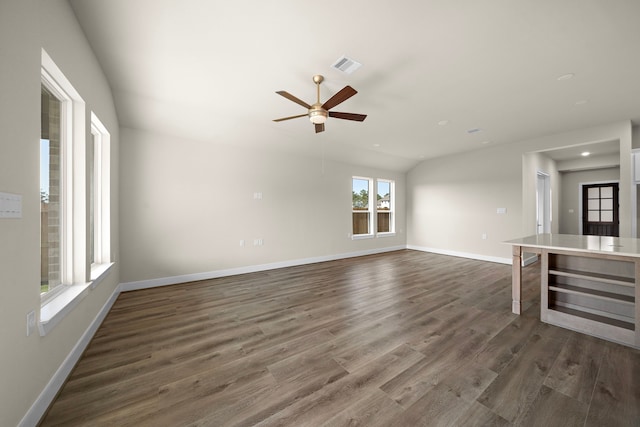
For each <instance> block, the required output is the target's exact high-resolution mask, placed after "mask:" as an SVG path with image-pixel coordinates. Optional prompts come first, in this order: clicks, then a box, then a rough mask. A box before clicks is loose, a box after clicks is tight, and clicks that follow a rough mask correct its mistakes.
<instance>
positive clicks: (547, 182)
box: [536, 170, 552, 234]
mask: <svg viewBox="0 0 640 427" xmlns="http://www.w3.org/2000/svg"><path fill="white" fill-rule="evenodd" d="M541 181H542V182H543V185H540V182H541ZM541 193H542V197H541V195H540V194H541ZM541 200H542V206H541V204H540V203H541ZM541 212H542V220H541V218H540V215H541ZM551 212H552V210H551V175H549V174H548V173H546V172H543V171H540V170H539V171H537V172H536V234H544V233H551V221H552V217H551ZM540 227H542V233H540Z"/></svg>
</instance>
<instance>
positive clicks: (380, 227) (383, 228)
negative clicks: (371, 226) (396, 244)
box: [376, 179, 395, 233]
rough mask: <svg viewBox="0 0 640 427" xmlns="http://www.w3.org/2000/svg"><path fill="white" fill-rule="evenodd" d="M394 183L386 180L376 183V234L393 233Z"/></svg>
mask: <svg viewBox="0 0 640 427" xmlns="http://www.w3.org/2000/svg"><path fill="white" fill-rule="evenodd" d="M393 187H394V182H393V181H389V180H386V179H379V180H377V181H376V189H377V190H376V211H377V214H376V220H377V231H378V233H393V232H394V231H395V226H394V212H393V210H394V194H393V193H394V188H393Z"/></svg>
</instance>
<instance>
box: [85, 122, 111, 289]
mask: <svg viewBox="0 0 640 427" xmlns="http://www.w3.org/2000/svg"><path fill="white" fill-rule="evenodd" d="M109 153H110V135H109V132H108V131H107V129H106V128H105V126H104V125H103V124H102V122H101V121H100V120H99V119H98V117H97V116H96V115H95V114H94V113H93V112H92V113H91V139H90V141H89V142H88V143H87V189H88V203H87V204H88V207H87V208H88V211H89V224H88V228H89V230H88V236H89V242H88V244H87V249H88V250H87V253H88V258H89V264H90V265H91V279H95V277H96V276H97V275H98V274H99V273H100V272H101V270H102V267H104V266H106V265H108V264H109V262H110V255H109V254H110V252H111V247H110V210H111V208H110V200H111V198H110V187H109V182H110V175H109V170H110V158H109Z"/></svg>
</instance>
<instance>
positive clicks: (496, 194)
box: [407, 121, 635, 262]
mask: <svg viewBox="0 0 640 427" xmlns="http://www.w3.org/2000/svg"><path fill="white" fill-rule="evenodd" d="M611 140H619V141H620V176H621V180H620V233H621V236H630V235H631V223H632V218H631V212H632V209H631V201H632V197H631V191H632V187H631V183H630V180H631V155H630V153H631V123H630V122H629V121H623V122H618V123H612V124H609V125H604V126H598V127H593V128H588V129H582V130H577V131H574V132H566V133H562V134H557V135H549V136H545V137H541V138H536V139H531V140H527V141H520V142H513V143H510V144H502V145H499V146H494V147H487V148H484V149H480V150H477V151H473V152H468V153H464V154H459V155H452V156H447V157H441V158H437V159H430V160H426V161H424V162H422V163H420V164H419V165H418V166H416V167H415V168H413V169H412V170H411V171H409V173H408V174H407V244H408V245H409V247H415V248H419V249H420V248H422V249H427V250H434V251H436V252H442V253H452V254H461V255H469V256H473V257H476V258H480V259H495V260H498V261H504V262H510V258H511V251H510V247H509V246H507V245H505V244H503V243H501V242H503V241H505V240H509V239H514V238H517V237H523V236H525V235H528V234H533V233H535V214H536V210H535V209H536V201H535V188H536V180H535V173H536V169H537V168H538V165H540V164H541V163H540V162H541V161H542V160H543V158H541V157H538V161H531V160H527V159H531V156H525V154H527V153H535V152H542V151H545V150H549V149H551V148H557V147H566V146H573V145H581V144H587V143H594V142H604V141H611ZM533 158H535V156H534V157H533ZM547 166H548V167H551V164H549V165H547ZM550 170H551V169H550ZM554 173H555V174H557V171H556V172H554ZM558 181H559V180H558V179H556V180H555V182H556V184H553V178H552V186H553V185H558V184H557V183H558ZM558 190H559V187H556V190H554V194H556V195H557V194H558V193H559V191H558ZM633 191H635V188H633ZM556 197H557V196H556ZM553 205H554V207H555V208H554V209H555V211H554V218H557V217H558V215H557V207H558V203H557V201H556V202H554V203H553ZM500 207H506V208H507V213H506V214H497V213H496V212H497V208H500ZM555 227H556V228H555V230H557V227H558V224H557V222H556V224H555ZM553 230H554V229H553V226H552V231H553ZM483 234H486V235H487V239H486V240H483V239H482V235H483Z"/></svg>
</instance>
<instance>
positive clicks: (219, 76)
mask: <svg viewBox="0 0 640 427" xmlns="http://www.w3.org/2000/svg"><path fill="white" fill-rule="evenodd" d="M70 3H71V5H72V7H73V9H74V11H75V13H76V15H77V17H78V19H79V21H80V24H81V25H82V27H83V29H84V31H85V33H86V34H87V37H88V39H89V42H90V43H91V45H92V47H93V49H94V51H95V52H96V55H97V56H98V59H99V61H100V63H101V64H102V67H103V69H104V71H105V74H106V76H107V78H108V80H109V82H110V84H111V87H112V90H113V93H114V97H115V102H116V108H117V110H118V116H119V119H120V123H121V125H122V126H125V127H132V128H138V129H145V130H149V131H153V132H160V133H166V134H170V135H176V136H180V137H184V138H189V139H194V140H199V141H206V142H211V143H225V144H235V145H240V146H244V147H259V148H260V149H264V148H269V149H274V150H285V151H292V152H297V153H299V154H303V155H311V156H325V157H327V158H331V159H337V160H343V161H347V162H352V163H356V164H362V165H367V166H375V167H381V168H385V169H390V170H398V171H406V170H408V169H409V168H411V167H412V166H413V165H415V164H416V163H418V162H419V161H420V160H421V159H426V158H433V157H437V156H442V155H446V154H451V153H456V152H461V151H466V150H474V149H479V148H482V147H486V146H487V145H495V144H507V143H512V142H516V141H520V140H523V139H528V138H532V137H536V136H541V135H546V134H552V133H558V132H563V131H567V130H572V129H579V128H584V127H589V126H595V125H599V124H603V123H610V122H613V121H617V120H623V119H631V120H633V121H638V122H639V123H640V54H639V52H640V1H638V0H609V1H605V0H561V1H557V0H537V1H530V0H485V1H478V0H459V1H451V0H429V1H427V0H421V1H420V0H412V1H403V2H400V1H395V2H392V1H389V0H384V1H383V0H366V1H365V0H349V1H344V0H324V1H321V2H310V1H300V0H274V1H259V0H253V1H248V0H237V1H236V0H234V1H228V0H227V1H217V0H107V1H105V0H70ZM343 54H346V55H347V56H349V57H351V58H353V59H355V60H357V61H359V62H361V63H362V64H363V66H362V68H360V69H359V70H357V71H356V72H355V73H353V74H351V75H347V74H344V73H342V72H340V71H337V70H333V69H330V65H331V64H332V63H334V62H335V61H336V60H337V59H338V58H339V57H340V56H341V55H343ZM567 73H573V74H574V77H573V78H571V79H567V80H558V77H560V76H562V75H565V74H567ZM314 74H323V75H324V76H325V82H324V83H323V85H322V92H321V98H322V100H323V101H324V100H326V99H328V98H329V97H330V96H331V95H333V94H334V93H336V92H337V91H338V90H340V89H341V88H342V87H344V86H345V85H347V84H349V85H351V86H353V87H354V88H355V89H356V90H358V92H359V93H358V94H357V95H355V96H354V97H352V98H350V99H349V100H347V101H345V102H344V103H343V104H341V105H340V106H339V107H336V108H334V110H335V111H345V112H353V113H363V114H367V115H368V117H367V119H366V120H365V121H364V122H362V123H359V122H352V121H346V120H338V119H329V121H328V122H327V124H326V131H325V132H323V133H320V134H315V133H314V130H313V125H312V124H310V123H309V121H308V119H307V118H299V119H294V120H290V121H285V122H280V123H275V122H273V121H272V119H275V118H279V117H284V116H291V115H295V114H303V113H305V112H306V110H305V109H304V108H303V107H301V106H299V105H297V104H295V103H293V102H291V101H289V100H287V99H285V98H283V97H281V96H279V95H277V94H276V93H275V91H277V90H285V91H288V92H289V93H291V94H293V95H295V96H297V97H298V98H301V99H303V100H305V101H306V102H308V103H312V102H313V101H314V98H315V87H314V84H313V82H312V76H313V75H314ZM584 101H587V102H586V103H584ZM577 102H578V103H579V105H576V103H577ZM444 120H446V121H448V123H447V124H446V125H439V124H438V123H439V122H441V121H444ZM473 128H479V129H481V131H480V132H477V133H474V134H469V133H468V132H467V131H468V130H470V129H473Z"/></svg>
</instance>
